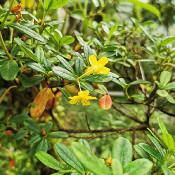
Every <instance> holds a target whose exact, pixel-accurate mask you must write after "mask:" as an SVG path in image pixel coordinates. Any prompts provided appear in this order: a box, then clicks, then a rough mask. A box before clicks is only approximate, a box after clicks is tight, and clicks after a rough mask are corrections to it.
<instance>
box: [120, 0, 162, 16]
mask: <svg viewBox="0 0 175 175" xmlns="http://www.w3.org/2000/svg"><path fill="white" fill-rule="evenodd" d="M122 1H127V2H130V3H133V4H134V5H136V6H139V7H142V8H144V9H146V10H148V11H150V12H151V13H154V14H155V15H156V16H157V17H159V18H160V11H159V10H158V9H157V8H156V7H154V6H153V5H151V4H147V3H143V2H140V1H138V0H122Z"/></svg>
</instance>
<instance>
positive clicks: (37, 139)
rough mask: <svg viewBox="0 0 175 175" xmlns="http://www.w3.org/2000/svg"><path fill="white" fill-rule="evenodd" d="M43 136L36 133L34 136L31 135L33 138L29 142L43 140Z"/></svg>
mask: <svg viewBox="0 0 175 175" xmlns="http://www.w3.org/2000/svg"><path fill="white" fill-rule="evenodd" d="M41 139H42V138H41V136H40V135H38V134H37V135H34V136H33V137H31V139H30V140H29V144H34V143H37V142H39V141H40V140H41Z"/></svg>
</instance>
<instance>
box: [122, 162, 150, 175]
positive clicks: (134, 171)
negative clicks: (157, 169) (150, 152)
mask: <svg viewBox="0 0 175 175" xmlns="http://www.w3.org/2000/svg"><path fill="white" fill-rule="evenodd" d="M152 167H153V163H152V162H151V161H149V160H147V159H137V160H135V161H133V162H131V163H130V164H129V165H128V166H127V167H126V168H125V169H124V173H126V174H129V175H147V173H149V172H150V171H151V169H152Z"/></svg>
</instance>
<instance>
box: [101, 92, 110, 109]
mask: <svg viewBox="0 0 175 175" xmlns="http://www.w3.org/2000/svg"><path fill="white" fill-rule="evenodd" d="M99 106H100V108H101V109H103V110H108V109H110V108H111V106H112V99H111V97H110V96H109V95H108V94H106V95H104V96H103V97H101V98H100V100H99Z"/></svg>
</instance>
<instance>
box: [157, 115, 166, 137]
mask: <svg viewBox="0 0 175 175" xmlns="http://www.w3.org/2000/svg"><path fill="white" fill-rule="evenodd" d="M157 121H158V124H159V127H160V129H161V131H162V133H167V134H168V131H167V129H166V127H165V125H164V123H163V122H162V120H161V119H160V118H159V117H158V118H157Z"/></svg>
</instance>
